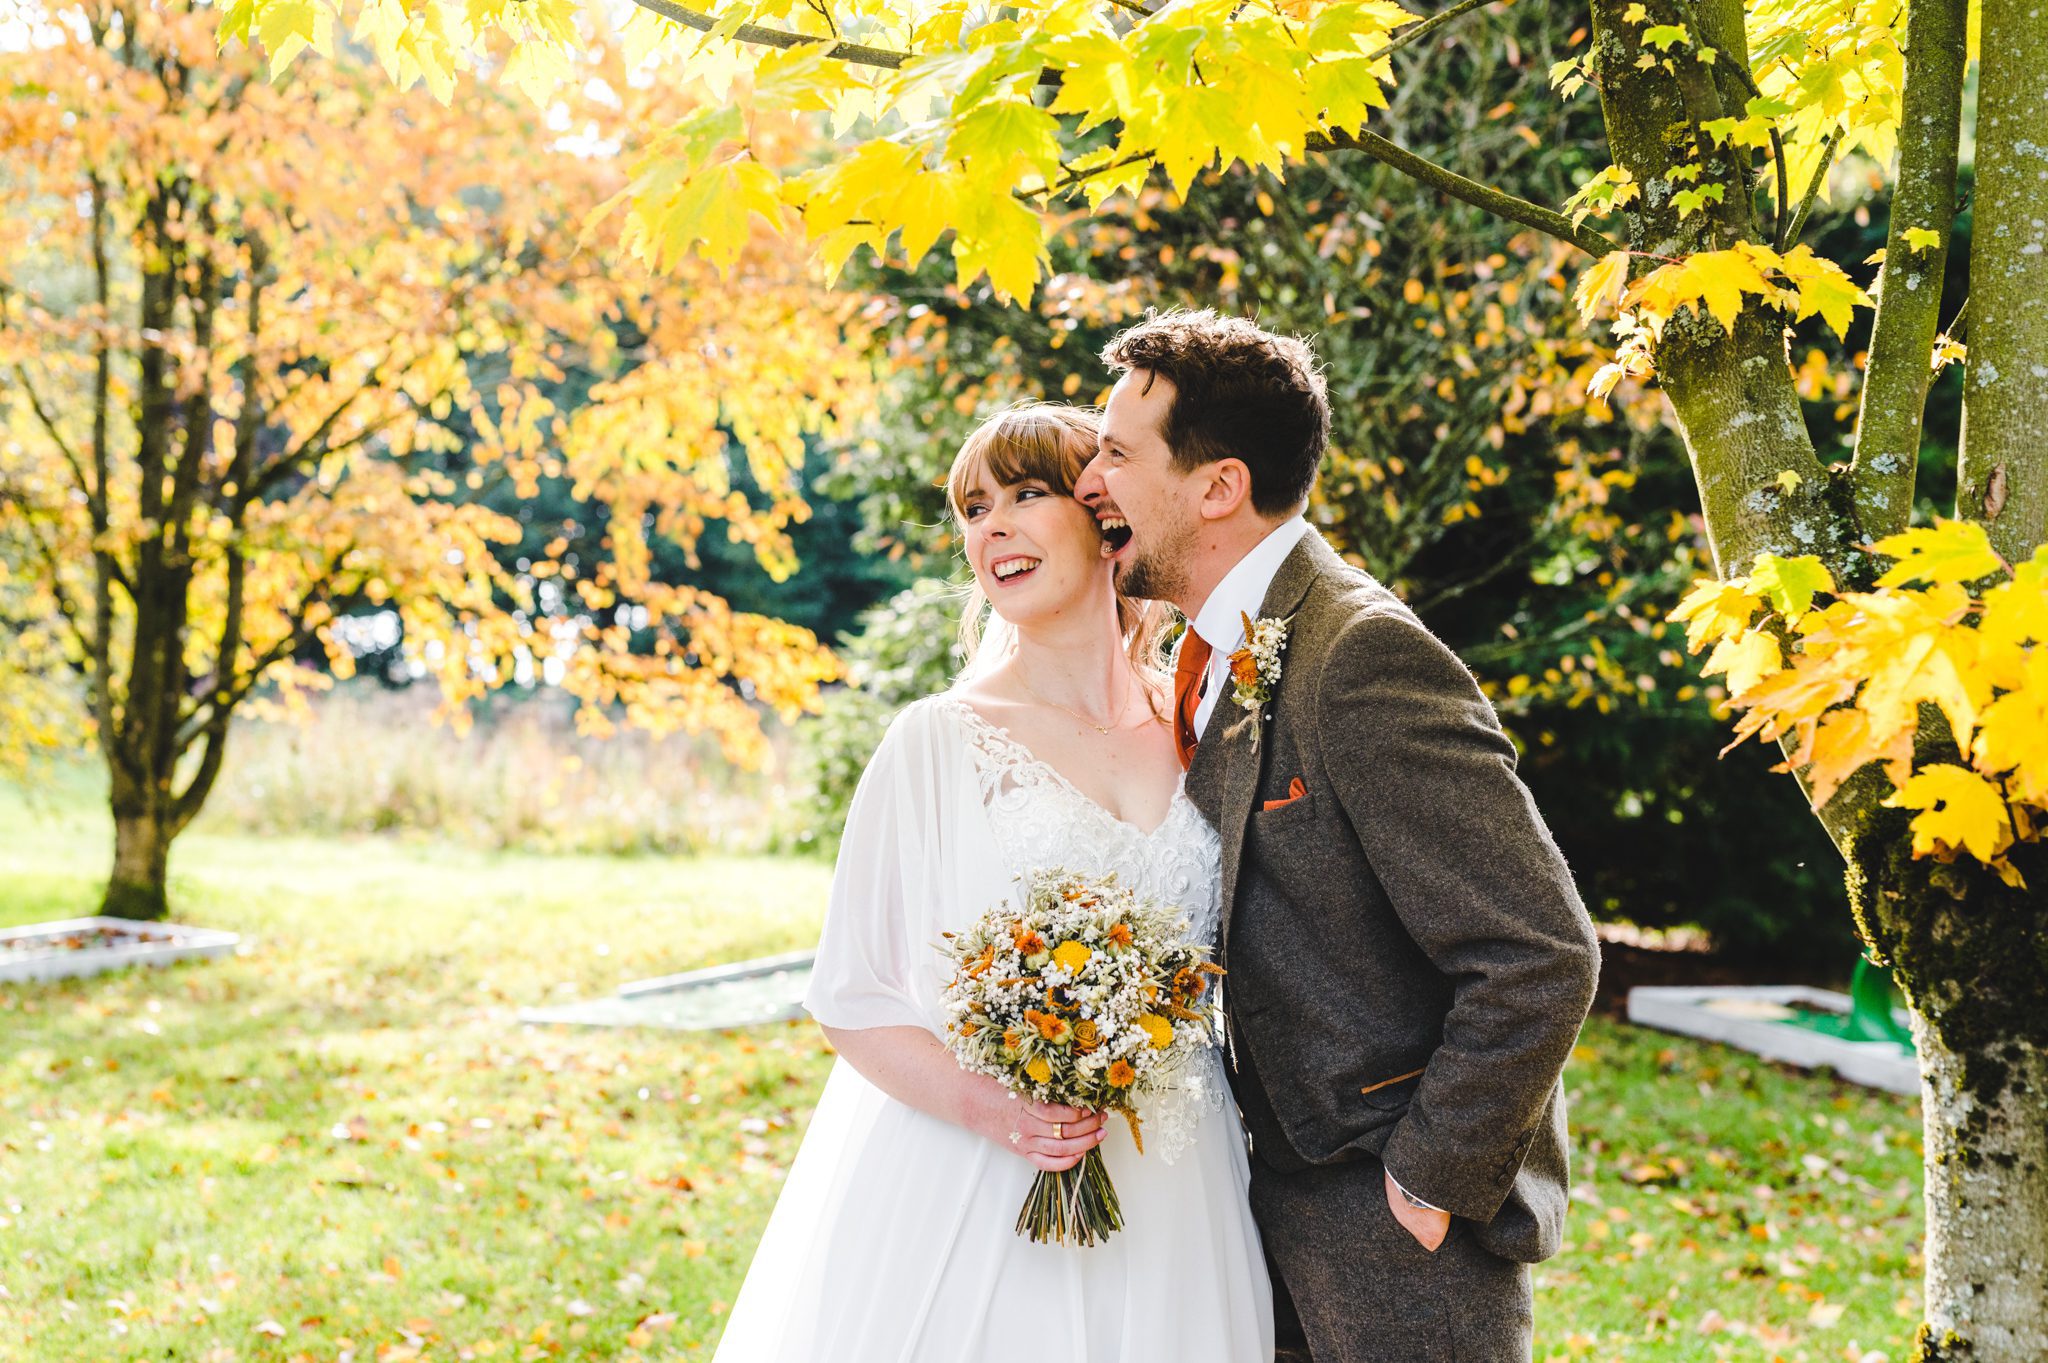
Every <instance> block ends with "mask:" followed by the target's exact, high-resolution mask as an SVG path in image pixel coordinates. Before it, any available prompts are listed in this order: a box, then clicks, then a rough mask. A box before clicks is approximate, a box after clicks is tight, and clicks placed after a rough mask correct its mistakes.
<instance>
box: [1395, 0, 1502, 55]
mask: <svg viewBox="0 0 2048 1363" xmlns="http://www.w3.org/2000/svg"><path fill="white" fill-rule="evenodd" d="M1492 3H1493V0H1458V3H1457V4H1455V5H1452V6H1451V7H1450V8H1449V9H1447V10H1445V11H1444V12H1443V13H1442V14H1432V15H1431V16H1430V17H1429V18H1427V19H1424V20H1423V21H1422V22H1421V23H1419V24H1417V25H1416V26H1415V27H1413V28H1411V29H1409V30H1408V31H1407V32H1406V33H1403V34H1402V35H1401V36H1400V37H1398V38H1392V39H1389V40H1388V41H1387V42H1386V43H1385V44H1384V45H1382V46H1380V47H1376V48H1374V49H1373V50H1372V51H1371V52H1369V53H1367V54H1366V59H1367V60H1368V61H1377V60H1379V59H1380V58H1381V57H1390V56H1392V55H1393V54H1394V53H1396V52H1399V51H1400V50H1401V49H1402V48H1404V47H1407V46H1409V45H1410V44H1411V43H1419V42H1421V41H1422V40H1423V39H1424V38H1427V37H1428V36H1429V35H1430V34H1432V33H1434V32H1436V31H1437V30H1438V29H1440V28H1442V27H1443V26H1444V25H1445V24H1448V23H1450V22H1451V21H1453V20H1455V19H1459V18H1462V17H1463V16H1465V15H1467V14H1470V13H1471V12H1472V11H1473V10H1475V9H1478V8H1479V7H1480V6H1481V5H1489V4H1492Z"/></svg>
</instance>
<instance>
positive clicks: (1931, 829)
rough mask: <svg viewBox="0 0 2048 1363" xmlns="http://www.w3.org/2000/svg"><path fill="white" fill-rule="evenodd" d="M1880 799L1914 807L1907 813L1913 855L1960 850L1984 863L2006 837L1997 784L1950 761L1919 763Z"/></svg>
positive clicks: (2008, 833)
mask: <svg viewBox="0 0 2048 1363" xmlns="http://www.w3.org/2000/svg"><path fill="white" fill-rule="evenodd" d="M1884 803H1885V804H1886V805H1888V806H1890V807H1891V808H1893V809H1917V810H1919V811H1920V812H1919V813H1918V814H1916V815H1914V816H1913V855H1914V856H1916V857H1924V856H1928V855H1930V854H1935V853H1939V852H1941V851H1944V850H1947V851H1951V852H1953V851H1958V850H1960V851H1966V852H1968V853H1969V854H1970V855H1971V856H1973V857H1975V858H1976V859H1977V860H1979V861H1982V862H1986V863H1989V862H1990V861H1992V860H1993V859H1994V858H1996V857H1997V856H1998V855H1999V853H2000V852H2002V851H2003V850H2004V848H2005V846H2006V844H2007V843H2008V842H2010V841H2011V838H2012V826H2011V824H2010V823H2009V822H2008V821H2007V819H2006V814H2005V798H2004V796H2003V795H2001V794H2000V793H1999V790H1998V787H1997V786H1995V785H1993V784H1992V783H1991V782H1990V781H1987V780H1985V779H1984V777H1983V776H1981V775H1979V774H1978V773H1977V772H1974V771H1972V770H1970V769H1969V768H1968V767H1961V766H1957V765H1956V764H1955V763H1953V762H1938V763H1936V764H1935V765H1933V766H1931V767H1922V768H1921V769H1920V770H1919V771H1917V772H1915V773H1913V776H1912V779H1910V780H1908V781H1907V782H1906V784H1904V785H1903V786H1900V787H1899V788H1898V789H1897V790H1895V791H1893V792H1892V793H1891V794H1890V795H1888V796H1886V797H1885V801H1884Z"/></svg>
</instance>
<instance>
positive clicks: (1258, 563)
mask: <svg viewBox="0 0 2048 1363" xmlns="http://www.w3.org/2000/svg"><path fill="white" fill-rule="evenodd" d="M1306 534H1308V521H1307V519H1306V518H1304V517H1301V516H1293V517H1290V518H1288V519H1287V520H1286V521H1283V522H1282V523H1281V524H1279V525H1277V526H1275V527H1274V528H1273V529H1272V530H1271V531H1269V532H1268V533H1267V535H1266V537H1265V538H1264V539H1262V540H1260V541H1259V542H1258V543H1257V544H1255V545H1253V546H1252V547H1251V552H1249V553H1247V554H1246V555H1245V556H1244V557H1243V558H1241V559H1239V560H1238V561H1237V562H1236V564H1234V565H1233V566H1232V567H1231V569H1230V571H1229V572H1227V573H1225V574H1224V575H1223V580H1222V581H1221V582H1219V583H1217V584H1216V590H1214V591H1212V592H1210V593H1209V599H1208V600H1207V601H1204V602H1203V603H1202V609H1201V610H1200V611H1199V612H1197V613H1196V615H1195V618H1194V622H1193V628H1194V631H1195V633H1197V634H1199V635H1201V636H1202V639H1203V640H1204V641H1205V642H1206V643H1207V644H1208V645H1209V647H1210V648H1212V649H1214V650H1215V651H1216V652H1217V654H1219V655H1221V654H1224V653H1228V652H1230V651H1231V650H1233V649H1235V648H1236V647H1237V646H1238V645H1239V644H1240V643H1242V642H1243V641H1244V621H1243V619H1242V618H1241V617H1243V616H1247V615H1249V616H1250V617H1252V618H1253V619H1254V620H1256V619H1258V617H1259V607H1261V606H1263V605H1265V604H1266V590H1267V589H1268V588H1269V587H1271V586H1272V585H1273V577H1274V575H1275V574H1277V573H1278V572H1279V571H1280V565H1281V564H1282V563H1284V562H1286V561H1287V556H1288V555H1289V554H1291V553H1293V552H1294V546H1295V545H1297V544H1299V543H1301V540H1302V536H1304V535H1306Z"/></svg>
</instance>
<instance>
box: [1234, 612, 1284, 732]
mask: <svg viewBox="0 0 2048 1363" xmlns="http://www.w3.org/2000/svg"><path fill="white" fill-rule="evenodd" d="M1242 618H1243V620H1244V645H1243V646H1242V647H1241V648H1239V649H1238V650H1237V651H1236V652H1235V653H1232V654H1231V655H1230V662H1231V670H1230V676H1231V683H1232V685H1231V699H1233V700H1234V701H1236V702H1237V704H1238V705H1239V706H1241V707H1243V708H1244V709H1246V710H1254V711H1255V710H1257V709H1259V708H1260V707H1261V706H1263V705H1264V704H1265V703H1266V702H1267V701H1269V700H1271V699H1272V698H1273V688H1274V687H1276V686H1278V685H1279V684H1280V657H1281V654H1282V653H1284V652H1285V651H1286V648H1287V625H1288V621H1287V620H1286V619H1279V618H1275V617H1273V616H1263V617H1261V618H1260V619H1257V620H1254V619H1252V618H1251V617H1250V616H1244V617H1242ZM1240 659H1248V660H1249V661H1250V662H1251V664H1252V670H1253V676H1251V677H1246V676H1244V675H1243V674H1242V672H1241V671H1240V669H1239V666H1238V664H1239V660H1240Z"/></svg>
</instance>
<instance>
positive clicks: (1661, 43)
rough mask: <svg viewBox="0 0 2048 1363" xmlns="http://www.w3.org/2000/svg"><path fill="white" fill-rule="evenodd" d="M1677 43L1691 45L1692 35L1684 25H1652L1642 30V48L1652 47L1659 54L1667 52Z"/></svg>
mask: <svg viewBox="0 0 2048 1363" xmlns="http://www.w3.org/2000/svg"><path fill="white" fill-rule="evenodd" d="M1679 43H1684V44H1686V45H1687V46H1688V47H1690V46H1691V45H1692V34H1691V33H1689V32H1688V31H1687V30H1686V27H1685V25H1684V24H1653V25H1651V26H1650V27H1649V28H1646V29H1644V30H1643V46H1645V47H1654V48H1656V49H1657V50H1658V51H1659V52H1669V51H1670V50H1671V49H1672V48H1673V47H1675V46H1677V45H1678V44H1679Z"/></svg>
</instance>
